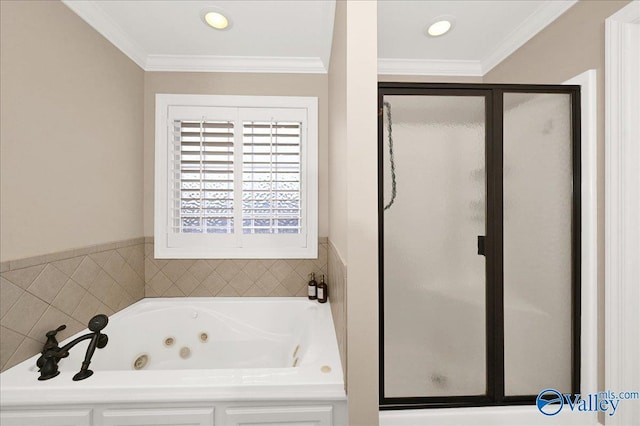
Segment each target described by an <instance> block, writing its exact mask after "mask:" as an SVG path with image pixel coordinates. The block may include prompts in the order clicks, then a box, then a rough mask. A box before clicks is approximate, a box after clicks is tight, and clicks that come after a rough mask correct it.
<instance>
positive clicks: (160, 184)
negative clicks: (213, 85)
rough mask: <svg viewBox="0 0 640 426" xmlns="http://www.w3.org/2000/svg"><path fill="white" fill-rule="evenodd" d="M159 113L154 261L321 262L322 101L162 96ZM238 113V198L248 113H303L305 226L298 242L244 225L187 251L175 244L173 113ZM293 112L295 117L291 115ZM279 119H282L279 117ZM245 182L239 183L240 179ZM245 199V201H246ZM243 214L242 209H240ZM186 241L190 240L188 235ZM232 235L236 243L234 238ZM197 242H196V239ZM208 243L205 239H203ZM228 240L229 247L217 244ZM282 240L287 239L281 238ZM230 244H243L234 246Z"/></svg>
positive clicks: (192, 240)
mask: <svg viewBox="0 0 640 426" xmlns="http://www.w3.org/2000/svg"><path fill="white" fill-rule="evenodd" d="M155 100H156V108H155V167H154V168H155V179H154V189H155V190H154V194H155V200H154V241H155V244H154V256H155V257H156V258H159V259H276V258H277V259H309V258H316V257H317V256H318V98H317V97H301V96H229V95H186V94H156V99H155ZM185 107H193V108H207V107H214V108H220V109H225V108H228V109H235V110H236V117H237V118H236V120H237V121H236V122H235V123H234V124H235V126H234V127H235V129H236V130H235V131H236V132H238V130H240V133H236V134H238V135H239V136H238V137H234V195H235V197H236V199H238V196H237V192H238V191H242V172H243V169H242V168H243V161H242V158H243V156H242V151H243V145H244V144H243V138H242V122H241V120H242V118H243V117H245V112H247V111H250V110H253V111H254V112H256V111H257V112H260V111H259V110H262V111H264V112H268V111H269V110H285V111H284V112H285V113H287V112H296V111H297V113H302V115H301V116H304V117H305V118H304V121H303V122H302V130H301V141H300V150H301V153H300V163H301V174H300V180H301V183H300V185H301V186H300V188H301V189H300V190H301V203H300V204H301V210H302V218H303V222H302V223H303V226H302V230H301V233H300V234H297V237H298V238H291V235H293V234H268V235H261V234H243V228H242V221H240V222H239V223H238V222H237V223H236V224H235V231H234V233H233V234H220V235H218V234H192V235H189V237H190V238H186V239H184V245H181V246H176V245H175V243H174V242H172V241H170V238H169V232H170V224H169V221H170V215H169V208H170V206H169V202H170V197H169V191H170V188H171V185H172V181H171V180H170V178H171V173H170V170H169V167H170V166H171V164H170V158H171V155H172V153H171V150H172V146H171V142H170V137H171V133H170V131H169V127H170V126H171V123H170V122H169V119H170V118H171V109H172V108H185ZM288 110H290V111H288ZM276 119H278V118H277V117H276ZM238 177H239V179H238ZM240 197H241V195H240ZM234 208H236V209H238V208H239V209H240V210H241V209H242V205H241V204H240V205H238V204H237V203H235V204H234ZM241 214H242V213H241V212H240V216H241ZM184 235H186V234H184ZM230 235H231V238H230ZM191 237H193V238H191ZM198 237H202V238H198ZM216 237H222V239H220V240H219V241H220V242H223V241H224V240H226V243H225V244H217V243H216V240H217V239H218V238H216ZM279 237H281V238H279ZM229 240H234V241H237V243H232V244H229Z"/></svg>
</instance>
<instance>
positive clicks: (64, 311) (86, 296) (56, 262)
mask: <svg viewBox="0 0 640 426" xmlns="http://www.w3.org/2000/svg"><path fill="white" fill-rule="evenodd" d="M1 268H2V269H0V271H1V272H0V368H1V369H2V371H4V370H6V369H7V368H10V367H12V366H14V365H15V364H17V363H19V362H21V361H23V360H25V359H27V358H29V357H30V356H33V355H35V354H36V353H38V352H40V350H41V349H42V344H43V343H44V341H45V340H46V338H45V333H46V332H47V331H49V330H52V329H54V328H56V327H58V326H59V325H61V324H66V325H67V328H66V329H65V330H64V331H61V332H60V333H59V335H58V340H63V339H66V338H67V337H69V336H71V335H73V334H75V333H77V332H78V331H80V330H82V329H84V328H86V327H87V323H88V321H89V319H90V318H91V317H92V316H94V315H95V314H97V313H104V314H107V315H111V314H113V313H114V312H117V311H119V310H120V309H123V308H125V307H127V306H129V305H131V304H132V303H134V302H136V301H138V300H140V299H142V298H143V297H144V239H143V238H137V239H133V240H126V241H120V242H117V243H109V244H101V245H96V246H91V247H85V248H82V249H76V250H69V251H65V252H60V253H54V254H49V255H46V256H38V257H33V258H28V259H20V260H16V261H10V262H3V263H2V265H1Z"/></svg>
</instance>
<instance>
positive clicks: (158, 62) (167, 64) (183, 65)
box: [144, 55, 327, 74]
mask: <svg viewBox="0 0 640 426" xmlns="http://www.w3.org/2000/svg"><path fill="white" fill-rule="evenodd" d="M144 69H145V71H182V72H185V71H186V72H256V73H301V74H326V72H327V69H326V68H325V66H324V64H323V63H322V60H321V59H320V58H296V57H273V56H268V57H259V56H203V55H148V56H147V60H146V62H145V66H144Z"/></svg>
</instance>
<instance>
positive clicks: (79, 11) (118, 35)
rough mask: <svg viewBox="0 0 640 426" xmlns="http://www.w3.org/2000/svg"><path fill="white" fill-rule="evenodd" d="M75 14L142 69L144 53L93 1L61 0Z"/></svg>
mask: <svg viewBox="0 0 640 426" xmlns="http://www.w3.org/2000/svg"><path fill="white" fill-rule="evenodd" d="M61 1H62V3H63V4H64V5H65V6H67V7H68V8H69V9H71V10H72V11H73V12H74V13H75V14H76V15H78V16H79V17H80V18H82V19H83V20H84V21H85V22H86V23H87V24H89V25H90V26H91V27H93V29H94V30H96V31H98V32H99V33H100V34H102V36H103V37H104V38H106V39H107V40H108V41H110V42H111V44H113V45H114V46H115V47H117V48H118V49H119V50H120V51H121V52H122V53H124V54H125V55H127V56H128V57H129V59H131V60H132V61H133V62H135V63H136V64H137V65H138V66H139V67H140V68H143V69H144V64H145V58H146V54H145V53H144V51H143V50H142V49H141V48H140V46H138V45H137V44H136V43H135V42H133V41H132V40H131V38H130V37H129V36H128V35H127V34H126V33H125V32H124V31H123V30H122V29H121V28H120V27H119V26H118V24H116V23H115V22H113V20H112V19H111V18H109V16H108V15H107V14H106V13H104V11H103V10H102V9H100V7H99V6H98V5H96V4H95V2H93V1H90V0H81V1H79V0H61Z"/></svg>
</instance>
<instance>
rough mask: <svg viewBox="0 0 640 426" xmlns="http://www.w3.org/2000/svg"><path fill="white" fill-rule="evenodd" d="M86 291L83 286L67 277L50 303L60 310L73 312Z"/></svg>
mask: <svg viewBox="0 0 640 426" xmlns="http://www.w3.org/2000/svg"><path fill="white" fill-rule="evenodd" d="M86 293H87V290H85V289H84V287H82V286H81V285H80V284H78V283H76V282H75V281H73V279H71V278H69V279H68V280H67V282H66V283H65V285H64V287H62V290H60V292H59V293H58V295H57V296H56V297H55V299H53V301H52V302H51V304H52V305H53V306H55V307H56V308H58V309H60V310H61V311H62V312H73V311H74V310H75V309H76V308H77V307H78V304H79V303H80V300H82V298H83V297H84V295H85V294H86Z"/></svg>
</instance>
